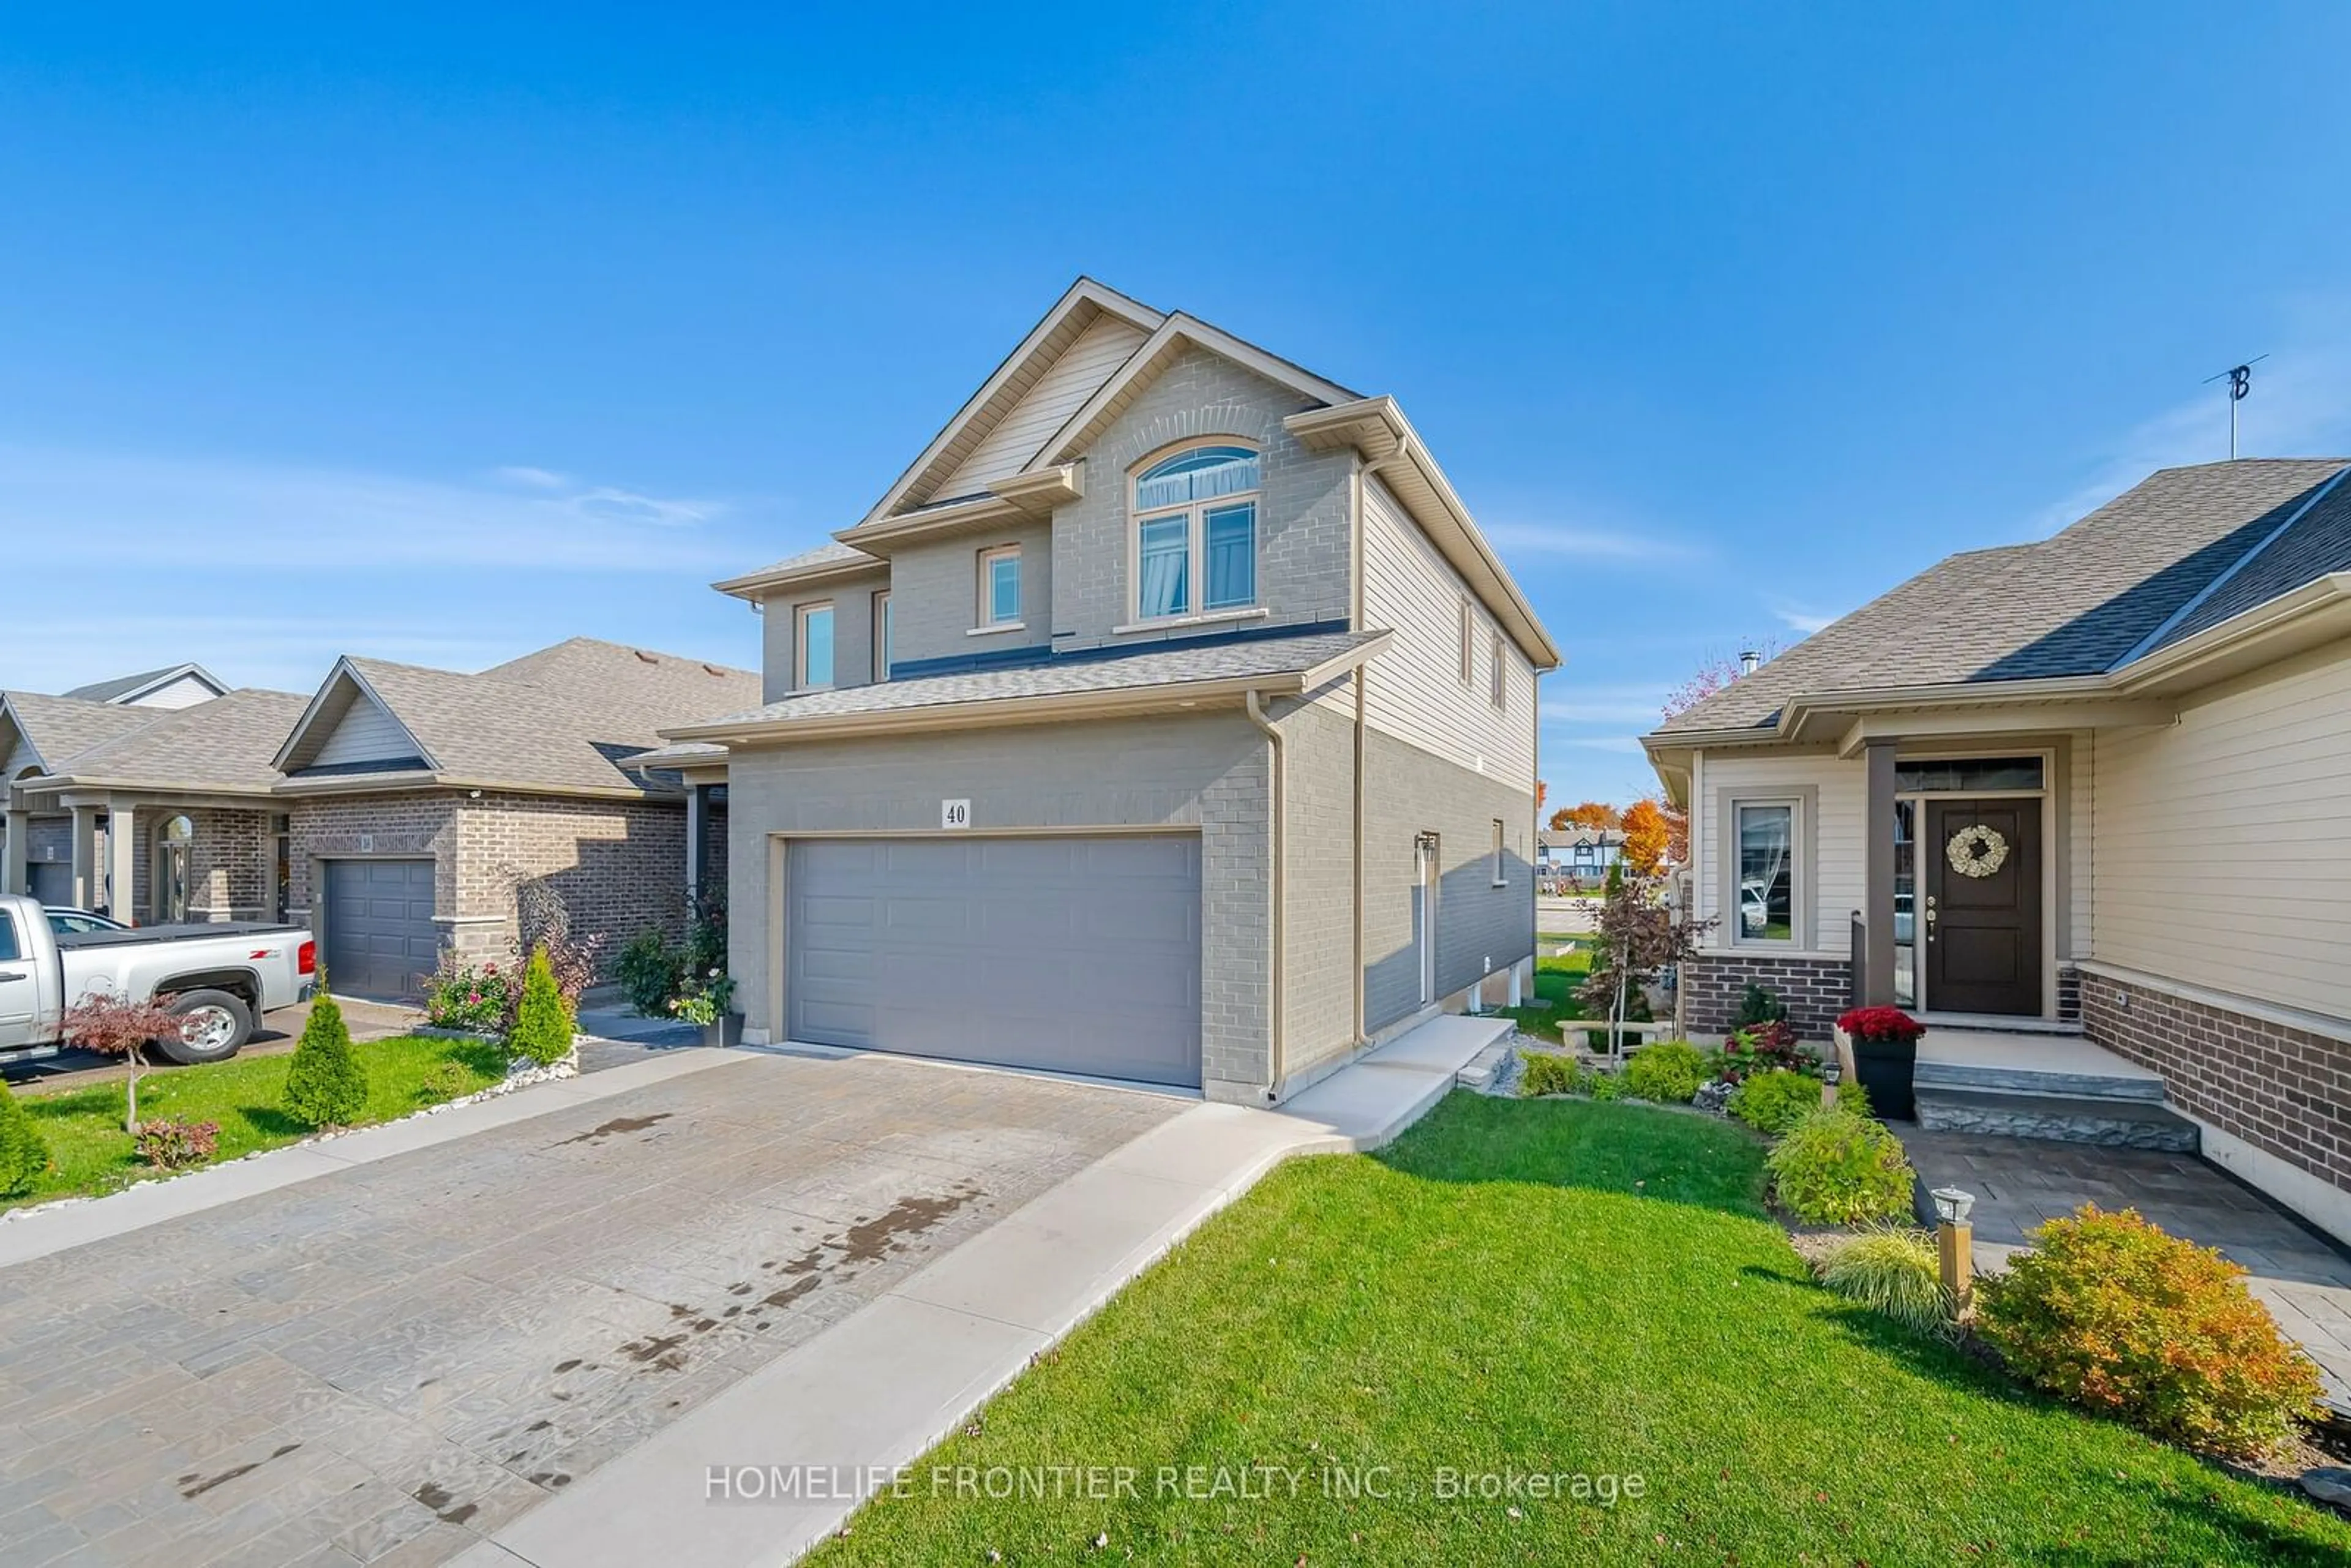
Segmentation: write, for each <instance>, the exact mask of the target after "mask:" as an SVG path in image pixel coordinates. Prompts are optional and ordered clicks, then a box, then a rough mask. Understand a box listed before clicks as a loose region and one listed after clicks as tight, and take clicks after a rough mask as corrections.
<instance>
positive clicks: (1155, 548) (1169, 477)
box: [1134, 446, 1259, 621]
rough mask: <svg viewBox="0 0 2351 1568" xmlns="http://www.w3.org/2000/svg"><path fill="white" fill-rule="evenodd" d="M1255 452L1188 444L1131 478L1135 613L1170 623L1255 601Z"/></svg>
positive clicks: (1243, 606) (1250, 605)
mask: <svg viewBox="0 0 2351 1568" xmlns="http://www.w3.org/2000/svg"><path fill="white" fill-rule="evenodd" d="M1258 473H1259V465H1258V455H1257V454H1256V453H1255V452H1253V451H1251V450H1249V448H1248V447H1246V446H1195V447H1192V448H1190V449H1189V450H1187V451H1184V452H1179V453H1177V454H1176V455H1174V456H1173V457H1168V458H1164V459H1162V460H1161V461H1160V462H1158V463H1155V464H1154V465H1151V466H1150V467H1149V468H1147V469H1145V470H1144V472H1143V473H1141V474H1139V475H1137V476H1135V480H1134V618H1135V619H1136V620H1137V621H1169V620H1175V619H1178V618H1181V617H1185V616H1205V615H1215V614H1217V613H1219V612H1232V611H1241V610H1248V609H1251V608H1254V607H1255V606H1256V604H1257V500H1258V498H1257V490H1258Z"/></svg>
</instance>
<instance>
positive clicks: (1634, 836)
mask: <svg viewBox="0 0 2351 1568" xmlns="http://www.w3.org/2000/svg"><path fill="white" fill-rule="evenodd" d="M1687 835H1688V824H1687V822H1685V823H1684V824H1683V849H1684V852H1685V853H1687V847H1688V837H1687ZM1674 837H1675V835H1674V824H1673V822H1672V821H1670V820H1669V819H1668V818H1667V813H1666V808H1665V807H1664V806H1663V805H1661V804H1660V803H1659V802H1657V801H1656V800H1635V801H1634V802H1633V803H1632V804H1631V805H1630V806H1627V807H1625V851H1624V853H1625V860H1626V861H1628V862H1631V864H1632V866H1633V869H1634V870H1635V871H1637V872H1639V873H1642V874H1643V875H1645V876H1655V875H1656V874H1657V873H1659V872H1661V871H1663V870H1665V868H1666V866H1667V863H1668V862H1669V861H1670V859H1671V857H1672V853H1673V847H1674Z"/></svg>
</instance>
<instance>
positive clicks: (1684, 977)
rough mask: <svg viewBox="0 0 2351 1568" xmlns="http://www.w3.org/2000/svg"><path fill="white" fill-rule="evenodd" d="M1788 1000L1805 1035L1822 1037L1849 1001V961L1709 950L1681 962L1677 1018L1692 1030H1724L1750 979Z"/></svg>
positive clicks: (1736, 1012) (1795, 1022) (1735, 1013)
mask: <svg viewBox="0 0 2351 1568" xmlns="http://www.w3.org/2000/svg"><path fill="white" fill-rule="evenodd" d="M1750 983H1751V984H1756V985H1761V986H1762V987H1763V988H1765V989H1766V990H1769V991H1770V992H1771V993H1772V994H1773V995H1774V996H1776V997H1778V998H1780V999H1781V1000H1782V1001H1783V1002H1785V1003H1787V1004H1788V1021H1789V1022H1790V1023H1792V1024H1793V1025H1795V1026H1796V1032H1797V1033H1798V1034H1799V1035H1801V1036H1802V1038H1804V1039H1805V1040H1826V1039H1828V1038H1829V1031H1830V1030H1831V1029H1832V1028H1833V1027H1834V1025H1835V1023H1836V1020H1837V1019H1839V1018H1841V1017H1842V1016H1844V1013H1845V1011H1846V1010H1847V1009H1850V1008H1851V1007H1852V1006H1853V1000H1852V998H1853V966H1852V965H1851V964H1849V963H1847V962H1846V961H1845V960H1844V959H1843V958H1782V957H1775V956H1771V955H1770V954H1761V953H1757V954H1750V953H1725V952H1718V951H1709V952H1707V953H1704V954H1702V955H1700V956H1698V957H1696V958H1693V959H1691V960H1690V961H1689V962H1688V963H1687V964H1684V965H1683V966H1682V967H1681V990H1682V1022H1683V1025H1684V1027H1686V1028H1687V1029H1688V1030H1689V1031H1690V1032H1691V1033H1692V1034H1724V1033H1727V1032H1729V1029H1730V1023H1731V1019H1734V1018H1736V1017H1738V1016H1739V1004H1740V1000H1741V999H1742V998H1744V997H1745V996H1746V995H1747V988H1748V986H1749V985H1750Z"/></svg>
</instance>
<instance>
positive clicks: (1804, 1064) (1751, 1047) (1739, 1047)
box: [1719, 1023, 1821, 1083]
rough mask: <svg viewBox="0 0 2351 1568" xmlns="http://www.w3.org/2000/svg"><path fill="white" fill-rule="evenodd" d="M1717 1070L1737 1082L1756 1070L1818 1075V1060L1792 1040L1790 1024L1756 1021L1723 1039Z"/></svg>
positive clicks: (1808, 1075) (1816, 1076)
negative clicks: (1750, 1026) (1750, 1027)
mask: <svg viewBox="0 0 2351 1568" xmlns="http://www.w3.org/2000/svg"><path fill="white" fill-rule="evenodd" d="M1719 1072H1720V1075H1721V1077H1722V1079H1723V1081H1724V1082H1729V1083H1741V1082H1746V1080H1748V1079H1749V1078H1751V1077H1753V1076H1754V1075H1755V1074H1756V1073H1758V1072H1801V1073H1803V1074H1805V1075H1806V1076H1807V1077H1811V1078H1818V1077H1819V1076H1820V1075H1821V1059H1820V1058H1819V1057H1817V1056H1814V1055H1813V1053H1812V1052H1811V1051H1806V1050H1805V1049H1804V1048H1803V1047H1802V1046H1801V1045H1798V1044H1797V1043H1796V1030H1795V1028H1794V1026H1792V1025H1791V1024H1787V1023H1760V1024H1757V1025H1755V1026H1754V1027H1753V1028H1752V1029H1743V1030H1736V1031H1735V1032H1733V1033H1732V1035H1731V1037H1730V1038H1729V1040H1725V1041H1723V1044H1722V1060H1721V1061H1720V1063H1719Z"/></svg>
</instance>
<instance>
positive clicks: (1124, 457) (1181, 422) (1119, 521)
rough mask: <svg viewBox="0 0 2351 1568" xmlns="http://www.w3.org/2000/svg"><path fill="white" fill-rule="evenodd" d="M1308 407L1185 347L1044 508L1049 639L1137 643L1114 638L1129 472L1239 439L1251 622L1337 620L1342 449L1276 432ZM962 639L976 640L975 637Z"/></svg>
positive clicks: (1123, 586)
mask: <svg viewBox="0 0 2351 1568" xmlns="http://www.w3.org/2000/svg"><path fill="white" fill-rule="evenodd" d="M1311 406H1313V405H1312V403H1311V402H1310V401H1309V400H1307V399H1305V398H1303V397H1301V396H1300V395H1299V394H1298V393H1296V392H1290V391H1289V390H1288V389H1286V388H1283V387H1279V386H1276V385H1275V384H1274V383H1273V382H1269V381H1266V380H1264V379H1263V378H1261V377H1259V376H1257V375H1254V374H1252V373H1251V372H1249V371H1245V370H1243V369H1241V367H1239V366H1238V365H1236V364H1234V363H1232V362H1231V361H1228V360H1225V359H1222V358H1220V357H1218V356H1217V355H1215V354H1211V353H1208V352H1207V351H1206V350H1199V349H1194V350H1187V351H1186V353H1185V354H1184V355H1183V356H1181V357H1180V358H1179V359H1178V360H1177V361H1175V363H1174V364H1173V365H1171V366H1169V367H1168V368H1167V369H1166V370H1165V371H1162V372H1161V374H1160V375H1159V377H1158V379H1157V380H1155V381H1154V382H1152V383H1151V384H1150V385H1149V386H1148V387H1146V388H1145V389H1144V392H1143V393H1142V395H1141V396H1139V397H1137V398H1136V399H1135V400H1134V402H1132V403H1131V404H1129V405H1128V407H1127V408H1126V409H1125V411H1124V412H1123V413H1121V414H1120V415H1119V416H1118V418H1117V419H1116V420H1114V421H1113V423H1111V425H1110V427H1109V428H1108V429H1107V430H1105V431H1104V432H1103V433H1102V436H1101V437H1100V439H1098V440H1097V441H1096V442H1095V443H1094V444H1093V446H1092V448H1091V449H1090V450H1089V451H1088V452H1087V453H1086V456H1085V491H1086V493H1085V495H1084V496H1083V497H1081V498H1080V499H1079V500H1077V501H1074V502H1072V503H1071V504H1070V505H1069V506H1066V507H1061V509H1060V510H1059V511H1057V512H1055V513H1054V514H1053V583H1052V588H1053V600H1052V605H1053V624H1052V632H1053V646H1055V647H1056V648H1085V647H1094V646H1099V645H1101V644H1102V643H1117V642H1129V641H1144V640H1150V639H1154V638H1158V637H1162V636H1164V635H1165V633H1164V632H1141V633H1128V634H1127V635H1125V636H1123V637H1113V635H1112V634H1111V628H1112V627H1113V626H1118V625H1123V624H1125V623H1126V622H1130V621H1132V620H1134V588H1133V584H1132V583H1131V582H1130V581H1129V579H1128V565H1127V560H1128V540H1127V532H1128V528H1129V527H1130V524H1129V521H1128V515H1129V514H1128V506H1127V501H1128V492H1129V474H1128V470H1129V469H1130V468H1132V467H1133V466H1134V465H1135V464H1136V463H1137V462H1139V461H1141V460H1142V459H1143V458H1144V457H1146V456H1148V455H1151V454H1153V453H1155V452H1157V451H1159V450H1160V449H1161V448H1162V447H1165V446H1169V445H1173V444H1176V443H1178V442H1183V441H1188V440H1192V439H1196V438H1203V437H1208V436H1217V435H1226V436H1238V437H1241V438H1242V439H1244V440H1246V441H1248V442H1249V443H1250V444H1254V445H1256V446H1258V447H1259V448H1260V449H1261V450H1262V452H1263V454H1264V456H1263V459H1262V463H1261V465H1260V475H1261V483H1262V486H1263V488H1262V492H1261V494H1260V495H1259V500H1258V601H1259V603H1261V604H1263V605H1264V606H1266V607H1267V609H1268V610H1269V611H1270V612H1271V613H1270V615H1269V616H1268V617H1267V618H1266V619H1264V620H1261V621H1258V622H1250V624H1255V625H1284V624H1303V623H1305V622H1313V621H1322V620H1343V619H1344V618H1345V617H1346V615H1347V613H1348V599H1349V590H1350V584H1351V581H1352V558H1351V551H1352V543H1351V540H1352V518H1351V513H1350V508H1351V507H1352V505H1353V500H1352V490H1353V486H1351V485H1350V483H1349V478H1350V476H1351V475H1353V472H1354V465H1355V458H1354V456H1353V454H1352V453H1346V452H1338V453H1314V452H1309V451H1307V450H1306V449H1305V448H1304V447H1302V446H1301V445H1300V444H1298V443H1297V441H1296V440H1295V439H1293V438H1292V437H1291V436H1290V433H1289V432H1288V431H1286V430H1284V429H1283V428H1282V427H1281V422H1282V419H1283V418H1284V416H1286V415H1289V414H1292V413H1299V412H1300V411H1301V410H1303V409H1306V408H1310V407H1311ZM970 641H973V642H977V641H979V639H977V638H973V639H970Z"/></svg>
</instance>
